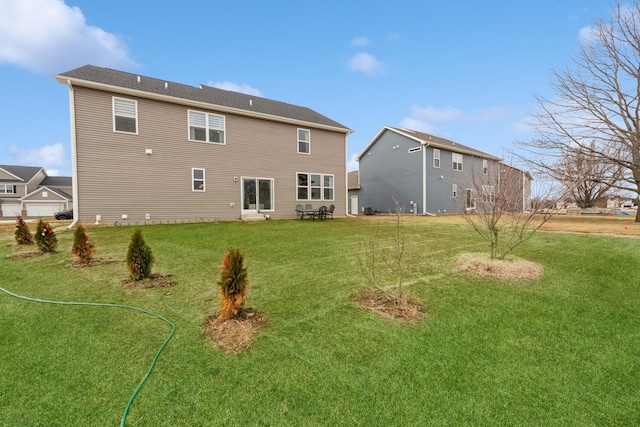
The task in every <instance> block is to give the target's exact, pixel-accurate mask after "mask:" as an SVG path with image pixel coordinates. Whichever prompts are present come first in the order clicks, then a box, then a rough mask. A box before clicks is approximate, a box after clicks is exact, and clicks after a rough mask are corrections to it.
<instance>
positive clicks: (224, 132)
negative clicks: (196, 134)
mask: <svg viewBox="0 0 640 427" xmlns="http://www.w3.org/2000/svg"><path fill="white" fill-rule="evenodd" d="M189 113H199V114H204V120H205V128H204V131H205V137H206V140H205V141H201V140H199V139H191V118H190V117H189V115H190V114H189ZM209 116H216V117H220V118H221V119H222V124H223V125H222V129H218V128H214V127H211V126H210V123H209ZM210 130H222V142H215V141H209V131H210ZM187 140H188V141H190V142H201V143H204V144H216V145H227V118H226V117H225V116H224V115H222V114H216V113H208V112H206V111H199V110H187Z"/></svg>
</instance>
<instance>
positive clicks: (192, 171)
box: [191, 168, 207, 193]
mask: <svg viewBox="0 0 640 427" xmlns="http://www.w3.org/2000/svg"><path fill="white" fill-rule="evenodd" d="M195 171H202V180H200V179H196V177H195V176H194V172H195ZM196 181H202V190H196V189H195V188H194V187H195V186H194V184H195V182H196ZM206 183H207V181H206V174H205V170H204V168H191V191H192V192H194V193H204V192H205V191H207V184H206Z"/></svg>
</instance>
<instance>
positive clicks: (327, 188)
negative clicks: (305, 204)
mask: <svg viewBox="0 0 640 427" xmlns="http://www.w3.org/2000/svg"><path fill="white" fill-rule="evenodd" d="M333 197H334V176H333V175H331V174H320V173H306V172H298V173H297V174H296V198H297V199H298V200H327V201H332V200H333Z"/></svg>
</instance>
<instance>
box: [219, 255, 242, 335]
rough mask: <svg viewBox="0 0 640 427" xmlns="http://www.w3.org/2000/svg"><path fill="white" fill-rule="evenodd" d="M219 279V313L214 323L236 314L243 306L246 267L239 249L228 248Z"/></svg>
mask: <svg viewBox="0 0 640 427" xmlns="http://www.w3.org/2000/svg"><path fill="white" fill-rule="evenodd" d="M221 270H222V272H221V274H220V280H219V281H218V286H219V287H220V314H219V315H218V317H217V318H216V320H215V322H214V323H221V322H224V321H225V320H229V319H231V318H233V317H234V316H235V315H237V314H238V313H239V312H240V311H241V310H242V308H243V306H244V301H245V296H246V294H247V286H248V281H247V268H246V267H245V266H244V256H243V255H242V252H240V249H238V248H229V249H228V250H227V253H226V254H225V256H224V261H223V263H222V267H221Z"/></svg>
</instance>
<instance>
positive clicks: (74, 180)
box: [67, 80, 80, 230]
mask: <svg viewBox="0 0 640 427" xmlns="http://www.w3.org/2000/svg"><path fill="white" fill-rule="evenodd" d="M67 86H69V117H70V126H71V189H72V192H73V221H72V222H71V224H69V225H68V226H67V230H71V229H72V228H73V227H74V226H75V225H76V223H77V222H78V215H79V213H80V212H79V211H78V162H77V159H76V109H75V93H74V91H73V85H72V84H71V80H67Z"/></svg>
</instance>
